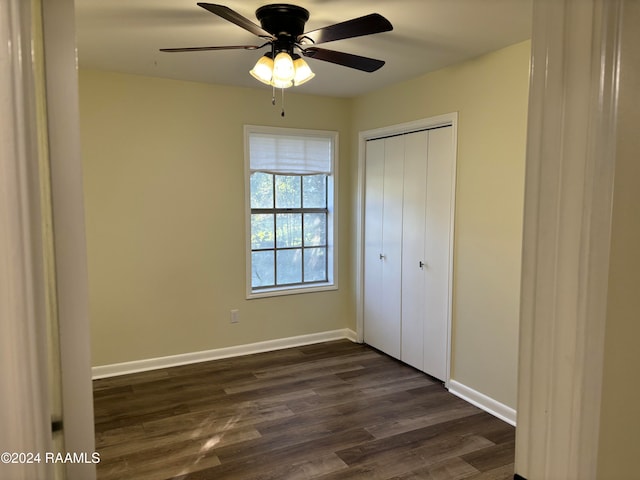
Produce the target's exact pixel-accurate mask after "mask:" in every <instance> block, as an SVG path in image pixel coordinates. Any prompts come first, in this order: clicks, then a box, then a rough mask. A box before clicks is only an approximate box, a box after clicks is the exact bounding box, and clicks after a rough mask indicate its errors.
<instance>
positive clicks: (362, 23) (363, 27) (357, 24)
mask: <svg viewBox="0 0 640 480" xmlns="http://www.w3.org/2000/svg"><path fill="white" fill-rule="evenodd" d="M390 30H393V25H391V22H389V20H387V19H386V18H384V17H383V16H382V15H380V14H379V13H372V14H370V15H365V16H364V17H359V18H354V19H352V20H347V21H346V22H342V23H336V24H335V25H329V26H328V27H324V28H319V29H317V30H311V31H310V32H307V33H303V34H302V35H300V36H299V37H298V42H302V41H303V40H304V38H305V37H308V38H310V39H311V40H312V41H313V43H316V44H318V43H327V42H334V41H336V40H343V39H345V38H353V37H361V36H363V35H372V34H374V33H381V32H388V31H390Z"/></svg>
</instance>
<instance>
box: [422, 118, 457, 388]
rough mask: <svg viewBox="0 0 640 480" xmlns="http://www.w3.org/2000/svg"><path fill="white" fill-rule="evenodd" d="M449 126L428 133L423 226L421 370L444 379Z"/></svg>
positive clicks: (450, 154) (449, 207)
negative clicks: (423, 308)
mask: <svg viewBox="0 0 640 480" xmlns="http://www.w3.org/2000/svg"><path fill="white" fill-rule="evenodd" d="M453 147H454V146H453V128H452V127H445V128H438V129H435V130H431V131H430V132H429V145H428V168H427V188H426V217H425V218H426V228H425V232H426V235H425V263H426V266H425V273H426V275H425V303H426V310H425V311H426V320H425V325H424V371H425V372H426V373H428V374H429V375H433V376H434V377H436V378H439V379H443V380H444V379H446V374H447V372H446V364H447V355H448V348H447V347H448V332H447V326H448V321H449V320H448V319H449V315H450V311H449V308H450V304H451V299H450V298H449V284H450V271H449V266H450V256H451V254H452V252H450V248H451V230H452V225H451V220H452V218H453V212H452V211H451V210H452V205H453V200H452V197H453V195H452V192H453V190H452V189H453V188H454V187H453V178H454V177H453V175H454V170H453V166H454V162H453V154H454V150H453Z"/></svg>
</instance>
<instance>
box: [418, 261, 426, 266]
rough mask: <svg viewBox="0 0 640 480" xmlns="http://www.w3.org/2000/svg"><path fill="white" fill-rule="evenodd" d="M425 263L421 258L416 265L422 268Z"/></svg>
mask: <svg viewBox="0 0 640 480" xmlns="http://www.w3.org/2000/svg"><path fill="white" fill-rule="evenodd" d="M426 265H427V264H426V263H424V262H423V261H422V260H420V261H419V262H418V266H419V267H420V268H424V267H425V266H426Z"/></svg>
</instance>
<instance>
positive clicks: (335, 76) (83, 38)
mask: <svg viewBox="0 0 640 480" xmlns="http://www.w3.org/2000/svg"><path fill="white" fill-rule="evenodd" d="M196 1H197V0H135V1H133V0H76V29H77V41H78V56H79V63H80V66H81V67H86V68H95V69H101V70H112V71H117V72H125V73H133V74H140V75H149V76H157V77H165V78H173V79H179V80H191V81H197V82H205V83H217V84H226V85H236V86H243V87H262V88H265V89H268V88H270V87H266V86H264V85H261V84H260V83H259V82H257V80H255V79H253V78H252V77H251V76H250V75H249V74H248V71H249V70H250V69H251V68H252V67H253V65H254V63H255V62H256V60H257V59H258V58H259V57H260V56H261V55H262V53H264V52H266V51H267V50H266V49H265V50H263V51H246V50H230V51H209V52H187V53H162V52H159V51H158V49H159V48H172V47H201V46H213V45H245V44H249V45H259V44H260V39H258V38H257V37H255V36H254V35H252V34H251V33H249V32H247V31H246V30H244V29H242V28H240V27H238V26H237V25H234V24H232V23H229V22H227V21H226V20H223V19H222V18H220V17H218V16H216V15H213V14H211V13H209V12H208V11H206V10H204V9H203V8H200V7H198V6H197V5H196ZM292 1H293V0H292ZM531 2H532V0H387V1H381V0H368V1H367V0H295V3H296V5H299V6H301V7H304V8H306V9H307V10H309V12H310V19H309V21H308V22H307V24H306V28H305V31H310V30H314V29H316V28H320V27H324V26H327V25H331V24H334V23H338V22H342V21H345V20H349V19H351V18H355V17H360V16H363V15H367V14H369V13H380V14H382V15H383V16H385V17H386V18H387V19H388V20H389V21H390V22H391V23H392V24H393V27H394V29H393V31H391V32H385V33H379V34H376V35H371V36H366V37H360V38H352V39H347V40H340V41H336V42H332V43H329V44H323V45H321V46H322V47H323V48H328V49H331V50H339V51H344V52H348V53H354V54H357V55H363V56H367V57H373V58H379V59H381V60H385V61H386V65H385V66H383V67H382V68H381V69H380V70H378V71H377V72H373V73H365V72H361V71H358V70H353V69H350V68H346V67H341V66H338V65H334V64H331V63H327V62H322V61H318V60H313V59H308V63H309V65H310V66H311V68H312V70H313V71H314V72H315V73H316V77H315V78H314V79H313V80H311V81H309V82H308V83H306V84H304V85H301V86H300V87H295V88H296V91H297V92H299V93H307V94H316V95H330V96H338V97H352V96H356V95H358V94H361V93H365V92H369V91H372V90H375V89H378V88H381V87H384V86H386V85H390V84H393V83H396V82H399V81H402V80H406V79H409V78H412V77H416V76H418V75H421V74H423V73H426V72H430V71H433V70H437V69H439V68H442V67H444V66H447V65H452V64H455V63H458V62H461V61H464V60H468V59H471V58H474V57H477V56H480V55H482V54H484V53H487V52H491V51H494V50H497V49H499V48H502V47H505V46H507V45H512V44H514V43H517V42H520V41H522V40H525V39H527V38H529V37H530V32H531V9H532V3H531ZM209 3H220V4H223V5H226V6H227V7H229V8H231V9H233V10H235V11H236V12H238V13H240V14H241V15H243V16H245V17H247V18H248V19H250V20H251V21H253V22H254V23H256V24H259V22H258V21H257V20H256V17H255V10H256V9H257V8H258V7H260V6H262V5H266V4H268V3H273V2H270V1H268V0H266V1H265V0H262V1H261V0H218V1H215V0H214V1H210V2H209Z"/></svg>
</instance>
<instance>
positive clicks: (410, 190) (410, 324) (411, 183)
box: [401, 132, 428, 370]
mask: <svg viewBox="0 0 640 480" xmlns="http://www.w3.org/2000/svg"><path fill="white" fill-rule="evenodd" d="M404 140H405V157H404V197H403V222H402V223H403V225H402V333H401V336H402V356H401V359H402V361H403V362H406V363H408V364H409V365H411V366H413V367H415V368H417V369H419V370H422V369H423V366H424V322H425V294H424V291H425V271H424V267H423V266H421V263H423V262H424V260H425V257H424V254H425V251H424V248H425V241H424V239H425V215H426V213H425V210H426V196H427V192H426V185H427V143H428V133H427V132H416V133H411V134H408V135H405V136H404Z"/></svg>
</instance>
